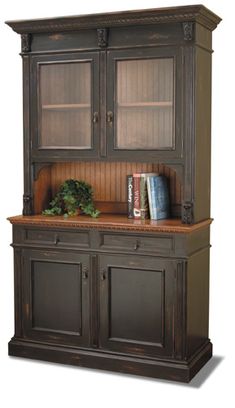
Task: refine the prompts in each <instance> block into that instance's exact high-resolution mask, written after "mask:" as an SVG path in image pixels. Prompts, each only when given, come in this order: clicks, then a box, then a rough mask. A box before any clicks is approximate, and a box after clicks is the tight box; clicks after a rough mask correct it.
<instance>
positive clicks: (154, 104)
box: [118, 101, 173, 108]
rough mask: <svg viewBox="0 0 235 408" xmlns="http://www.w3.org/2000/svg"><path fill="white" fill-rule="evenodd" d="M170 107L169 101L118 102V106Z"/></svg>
mask: <svg viewBox="0 0 235 408" xmlns="http://www.w3.org/2000/svg"><path fill="white" fill-rule="evenodd" d="M167 106H169V107H171V106H173V103H172V102H171V101H164V102H121V103H119V104H118V107H119V108H161V107H167Z"/></svg>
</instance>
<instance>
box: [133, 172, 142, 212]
mask: <svg viewBox="0 0 235 408" xmlns="http://www.w3.org/2000/svg"><path fill="white" fill-rule="evenodd" d="M140 176H141V174H140V173H134V174H133V196H134V211H133V215H134V218H136V219H140V218H141V211H140Z"/></svg>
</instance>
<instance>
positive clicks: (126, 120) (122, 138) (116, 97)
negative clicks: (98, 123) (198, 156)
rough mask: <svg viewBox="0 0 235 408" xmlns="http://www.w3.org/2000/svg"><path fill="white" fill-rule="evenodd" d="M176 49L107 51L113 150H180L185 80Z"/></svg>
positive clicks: (137, 153)
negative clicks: (182, 81) (183, 85)
mask: <svg viewBox="0 0 235 408" xmlns="http://www.w3.org/2000/svg"><path fill="white" fill-rule="evenodd" d="M178 60H179V55H178V51H177V50H176V49H174V50H172V49H170V50H159V49H157V50H156V49H154V50H153V49H145V50H125V51H111V52H109V55H108V77H109V78H108V79H109V80H108V84H109V85H108V90H109V91H108V92H109V93H108V98H107V99H108V106H107V125H108V132H109V136H110V137H109V138H108V144H109V145H108V150H109V155H112V156H115V157H119V156H120V155H121V156H122V157H123V156H125V157H131V156H136V158H138V159H139V158H140V157H143V153H144V157H145V158H146V157H147V156H151V157H153V152H156V154H157V157H164V156H165V157H178V156H179V155H180V154H181V151H180V148H181V143H180V139H181V137H182V135H181V132H180V121H179V118H180V106H181V104H180V103H178V102H179V100H180V99H181V86H182V84H181V83H180V78H179V70H178V65H179V61H178Z"/></svg>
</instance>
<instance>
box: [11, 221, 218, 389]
mask: <svg viewBox="0 0 235 408" xmlns="http://www.w3.org/2000/svg"><path fill="white" fill-rule="evenodd" d="M42 232H43V234H42ZM48 232H49V233H50V237H49V238H50V241H49V243H45V237H46V238H47V236H46V234H45V231H44V230H43V231H42V230H41V228H38V229H37V228H35V229H32V230H30V233H27V234H26V233H25V228H24V226H22V227H21V228H17V227H16V228H15V229H14V243H13V246H14V251H15V335H14V337H13V338H12V339H11V341H10V343H9V354H10V355H14V356H19V357H27V358H33V359H34V358H36V359H39V360H46V361H52V362H59V363H66V364H74V365H79V366H84V367H93V368H100V369H104V370H111V371H118V372H125V373H133V374H138V375H144V376H150V377H160V378H167V379H171V380H177V381H184V382H188V381H190V379H191V378H192V377H193V376H194V375H195V374H196V373H197V372H198V371H199V370H200V368H201V367H202V366H203V365H204V364H205V363H206V362H207V361H208V360H209V359H210V358H211V356H212V344H211V342H210V340H209V338H208V298H209V246H208V232H207V231H206V230H203V231H202V232H200V234H199V236H198V232H197V231H196V232H195V233H192V234H188V235H189V236H187V237H186V238H185V237H184V236H183V237H182V236H180V234H178V235H177V236H173V235H171V236H169V235H168V236H167V237H166V236H165V235H162V236H161V237H157V238H158V241H157V244H156V248H157V250H158V252H157V253H156V254H155V253H154V252H152V253H151V254H147V253H145V252H144V251H146V248H145V247H144V245H143V246H142V247H141V245H140V251H139V253H138V252H137V251H138V249H139V247H138V248H137V250H136V253H135V254H134V253H133V251H134V250H133V245H130V247H128V248H127V249H126V252H125V247H121V246H120V242H121V243H122V237H124V238H125V239H124V241H123V242H127V241H128V242H129V241H130V242H131V244H132V243H133V239H134V240H136V239H137V238H136V234H135V235H134V237H133V236H132V235H131V234H130V235H129V236H128V240H127V237H126V235H125V234H124V233H123V234H121V233H118V234H117V235H115V232H112V234H111V233H110V234H111V235H112V242H111V244H110V245H108V244H109V242H108V238H106V237H105V239H104V234H103V232H101V233H100V235H99V234H98V233H97V231H93V230H92V231H89V232H87V231H83V232H82V234H83V238H82V239H81V235H80V234H81V231H78V239H76V231H71V233H70V234H69V235H68V234H67V232H68V231H67V230H66V231H64V230H63V229H61V230H58V229H56V228H55V229H51V230H49V231H48ZM72 234H73V235H72ZM102 234H103V235H102ZM110 234H109V235H110ZM106 235H108V234H106ZM56 237H57V238H58V239H54V238H56ZM62 238H63V239H62ZM147 238H148V239H150V238H151V239H152V240H153V239H155V238H156V237H155V236H153V237H152V236H151V237H150V236H148V237H147ZM147 238H146V237H145V236H144V237H143V236H142V235H139V237H138V242H140V243H141V244H142V243H143V242H144V239H147ZM199 238H200V239H199ZM160 239H161V241H160V243H163V240H166V239H167V240H168V241H167V242H169V239H170V240H171V242H172V243H173V241H174V245H171V246H170V247H169V246H168V248H169V250H170V253H169V254H168V253H167V254H165V253H164V251H165V248H166V247H165V246H164V250H163V249H162V248H163V247H162V246H160V243H159V240H160ZM182 239H185V240H186V239H187V241H186V242H183V244H184V245H185V247H186V244H187V248H189V250H190V251H191V253H189V254H188V255H187V254H186V256H183V255H182ZM66 240H68V241H66ZM84 240H85V243H84ZM70 241H71V242H70ZM115 242H116V243H117V244H118V245H116V246H115V245H114V243H115ZM134 242H135V241H134ZM201 242H205V245H204V248H202V249H201V247H200V245H201ZM103 243H105V245H103ZM84 245H85V246H86V247H84ZM99 245H100V246H99ZM167 245H168V244H167ZM160 250H162V252H163V253H162V254H159V251H160ZM189 250H188V251H189ZM172 252H173V253H172Z"/></svg>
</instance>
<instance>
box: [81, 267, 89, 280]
mask: <svg viewBox="0 0 235 408" xmlns="http://www.w3.org/2000/svg"><path fill="white" fill-rule="evenodd" d="M82 277H83V279H87V278H88V267H87V266H84V267H83V269H82Z"/></svg>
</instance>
